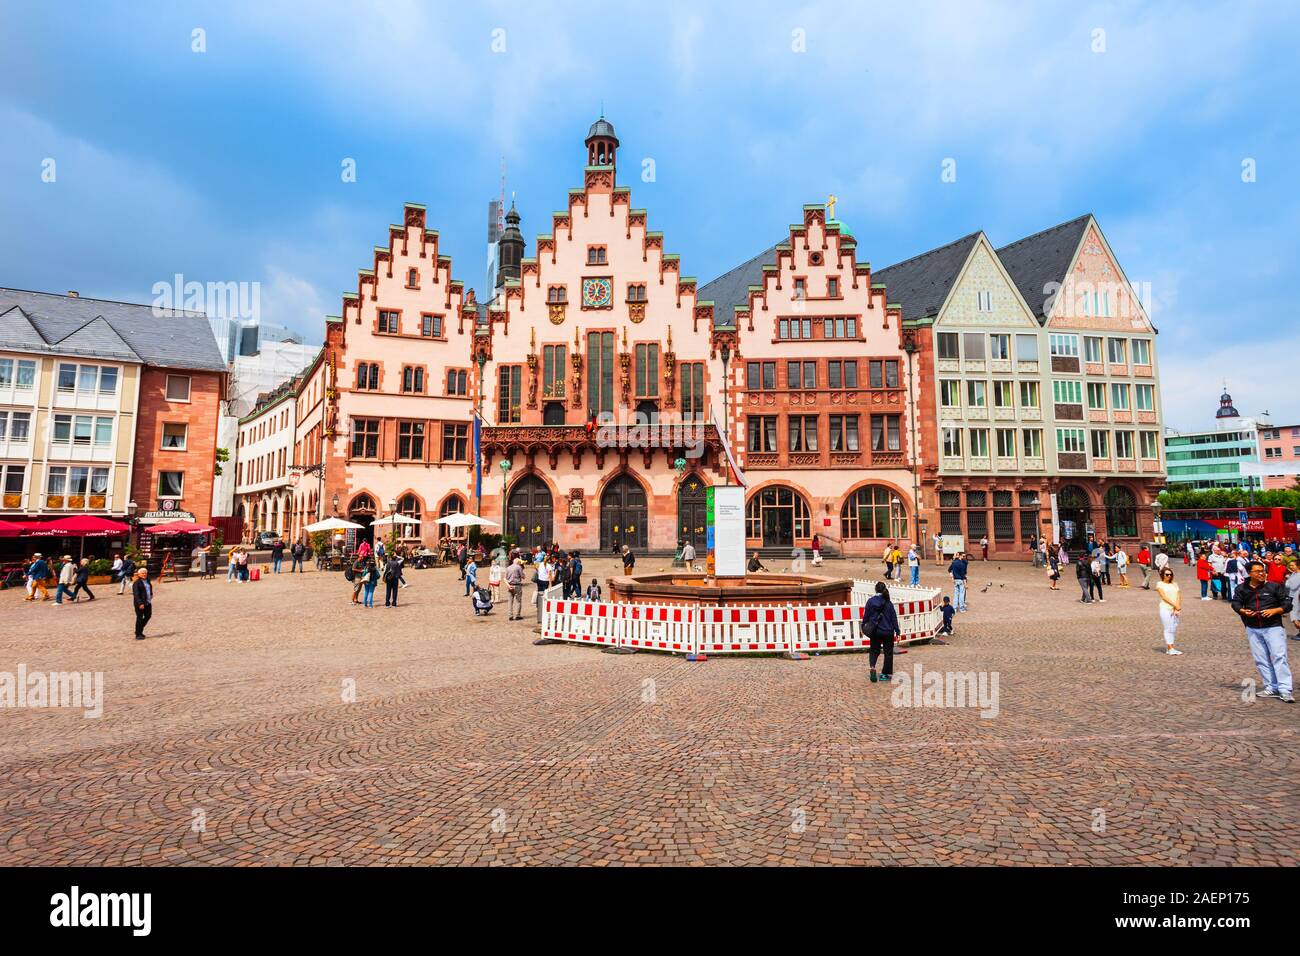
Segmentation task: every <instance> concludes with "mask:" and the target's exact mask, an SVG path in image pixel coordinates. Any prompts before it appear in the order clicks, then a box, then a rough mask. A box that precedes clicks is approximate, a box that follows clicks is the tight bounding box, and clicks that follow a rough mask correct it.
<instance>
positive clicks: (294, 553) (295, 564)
mask: <svg viewBox="0 0 1300 956" xmlns="http://www.w3.org/2000/svg"><path fill="white" fill-rule="evenodd" d="M306 553H307V549H306V548H305V547H304V546H303V543H302V542H301V541H295V542H294V543H293V547H292V548H290V549H289V573H290V574H293V572H295V571H297V572H298V573H299V574H302V559H303V557H304V555H306Z"/></svg>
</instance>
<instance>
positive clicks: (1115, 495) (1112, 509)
mask: <svg viewBox="0 0 1300 956" xmlns="http://www.w3.org/2000/svg"><path fill="white" fill-rule="evenodd" d="M1137 533H1138V529H1137V500H1136V499H1135V498H1134V497H1133V492H1131V491H1129V490H1128V489H1127V488H1125V487H1124V486H1123V485H1116V486H1115V487H1114V488H1111V489H1110V490H1109V491H1107V492H1106V535H1107V537H1111V538H1136V537H1137Z"/></svg>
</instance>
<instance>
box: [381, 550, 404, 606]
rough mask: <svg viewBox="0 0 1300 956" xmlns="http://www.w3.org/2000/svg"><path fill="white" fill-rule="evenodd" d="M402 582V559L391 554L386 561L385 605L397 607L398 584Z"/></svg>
mask: <svg viewBox="0 0 1300 956" xmlns="http://www.w3.org/2000/svg"><path fill="white" fill-rule="evenodd" d="M401 583H402V559H401V558H399V557H398V556H397V555H395V554H393V555H389V557H388V560H387V561H385V562H384V607H397V586H398V585H399V584H401Z"/></svg>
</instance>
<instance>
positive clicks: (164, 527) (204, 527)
mask: <svg viewBox="0 0 1300 956" xmlns="http://www.w3.org/2000/svg"><path fill="white" fill-rule="evenodd" d="M144 530H145V531H147V532H149V533H150V534H207V533H208V532H209V531H216V530H217V529H216V528H214V527H213V526H212V525H210V524H195V523H194V522H193V521H170V522H168V523H167V524H156V525H154V526H153V527H152V528H145V529H144Z"/></svg>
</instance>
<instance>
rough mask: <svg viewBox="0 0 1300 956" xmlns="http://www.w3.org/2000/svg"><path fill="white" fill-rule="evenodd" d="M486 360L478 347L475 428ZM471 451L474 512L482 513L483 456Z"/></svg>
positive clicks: (480, 410)
mask: <svg viewBox="0 0 1300 956" xmlns="http://www.w3.org/2000/svg"><path fill="white" fill-rule="evenodd" d="M487 360H488V357H487V350H486V349H480V350H479V353H478V356H477V361H478V391H477V393H476V394H475V395H474V427H475V428H476V429H477V428H479V427H480V425H481V424H482V420H483V369H484V367H485V366H486V365H487ZM497 421H501V418H500V417H499V416H498V418H497ZM473 453H474V477H475V479H476V480H475V482H474V490H475V492H477V494H476V495H475V498H476V504H475V507H474V513H475V514H480V515H481V514H482V513H483V479H482V477H480V476H481V475H482V468H483V458H482V455H481V453H480V452H479V450H478V448H475V449H473Z"/></svg>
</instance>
